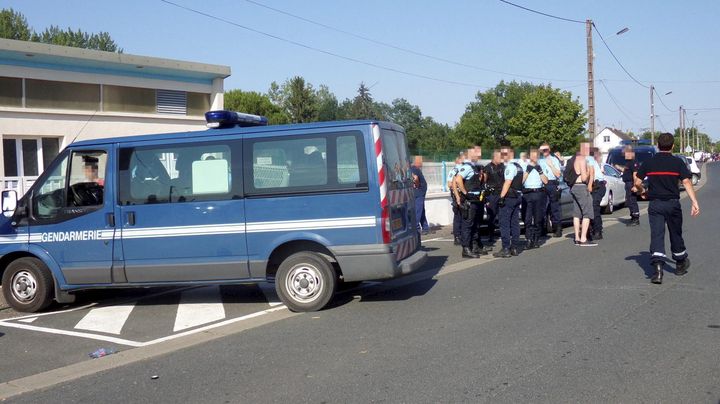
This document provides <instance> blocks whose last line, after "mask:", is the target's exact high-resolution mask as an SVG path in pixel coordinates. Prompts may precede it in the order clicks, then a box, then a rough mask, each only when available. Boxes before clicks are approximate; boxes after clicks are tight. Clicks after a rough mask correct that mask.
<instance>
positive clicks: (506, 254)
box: [493, 248, 512, 258]
mask: <svg viewBox="0 0 720 404" xmlns="http://www.w3.org/2000/svg"><path fill="white" fill-rule="evenodd" d="M493 257H496V258H510V257H512V254H510V250H508V249H507V248H503V249H502V250H500V251H498V252H496V253H494V254H493Z"/></svg>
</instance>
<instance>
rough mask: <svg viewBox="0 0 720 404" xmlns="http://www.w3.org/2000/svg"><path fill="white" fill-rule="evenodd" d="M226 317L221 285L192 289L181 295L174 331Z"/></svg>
mask: <svg viewBox="0 0 720 404" xmlns="http://www.w3.org/2000/svg"><path fill="white" fill-rule="evenodd" d="M224 318H225V306H224V305H223V301H222V296H221V295H220V287H219V286H207V287H203V288H197V289H190V290H186V291H184V292H182V294H181V295H180V304H179V305H178V309H177V316H176V317H175V326H174V327H173V332H177V331H182V330H186V329H188V328H192V327H197V326H199V325H203V324H207V323H212V322H213V321H218V320H222V319H224Z"/></svg>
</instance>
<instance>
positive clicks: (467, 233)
mask: <svg viewBox="0 0 720 404" xmlns="http://www.w3.org/2000/svg"><path fill="white" fill-rule="evenodd" d="M481 220H482V205H481V204H479V203H471V204H470V212H469V213H468V216H467V218H463V219H462V231H461V235H460V241H461V243H462V246H463V247H468V248H472V247H473V241H476V242H477V244H478V245H479V246H482V245H483V244H482V241H480V221H481Z"/></svg>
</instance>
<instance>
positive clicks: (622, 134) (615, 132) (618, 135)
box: [600, 127, 633, 140]
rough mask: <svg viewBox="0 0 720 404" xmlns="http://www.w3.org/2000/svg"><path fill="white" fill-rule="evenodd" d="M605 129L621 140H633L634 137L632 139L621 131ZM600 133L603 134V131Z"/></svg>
mask: <svg viewBox="0 0 720 404" xmlns="http://www.w3.org/2000/svg"><path fill="white" fill-rule="evenodd" d="M605 129H607V130H609V131H610V132H612V133H614V134H615V135H616V136H617V137H619V138H620V139H621V140H632V139H633V138H632V137H630V135H628V134H627V133H625V132H623V131H621V130H620V129H615V128H609V127H605ZM605 129H603V131H604V130H605ZM600 132H602V131H600Z"/></svg>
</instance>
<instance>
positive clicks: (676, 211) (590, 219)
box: [447, 133, 699, 283]
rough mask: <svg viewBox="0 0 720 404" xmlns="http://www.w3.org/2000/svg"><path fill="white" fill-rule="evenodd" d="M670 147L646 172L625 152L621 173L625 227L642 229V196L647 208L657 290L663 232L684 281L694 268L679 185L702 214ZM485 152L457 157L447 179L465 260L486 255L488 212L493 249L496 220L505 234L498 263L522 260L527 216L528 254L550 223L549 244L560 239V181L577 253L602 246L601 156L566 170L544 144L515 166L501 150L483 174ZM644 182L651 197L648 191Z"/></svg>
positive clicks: (577, 160)
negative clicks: (482, 230) (566, 196)
mask: <svg viewBox="0 0 720 404" xmlns="http://www.w3.org/2000/svg"><path fill="white" fill-rule="evenodd" d="M673 144H674V138H673V136H672V135H671V134H669V133H666V134H662V135H660V136H659V139H658V147H659V150H660V153H658V154H657V155H656V156H655V157H653V158H651V159H650V160H648V161H647V162H646V163H645V164H643V165H640V164H639V163H638V162H637V160H636V159H635V156H634V151H633V149H632V146H630V147H626V148H625V150H624V153H625V164H624V165H619V166H617V167H616V168H617V169H618V170H620V171H621V172H622V177H623V181H624V182H625V189H626V191H627V192H626V204H627V206H628V208H629V210H630V220H629V222H628V223H627V224H628V226H637V225H639V224H640V210H639V207H638V203H637V198H638V196H641V197H642V198H644V199H649V200H650V205H649V219H650V227H651V240H652V241H651V246H650V250H651V252H652V265H653V266H654V268H655V275H654V276H653V278H652V281H653V283H661V282H662V262H664V259H665V258H666V256H665V252H664V251H665V247H664V236H665V227H666V226H667V227H668V230H669V232H670V242H671V244H672V245H671V250H672V253H673V259H674V260H675V261H676V262H677V270H676V273H677V274H679V275H682V274H683V273H685V272H686V271H687V267H689V260H688V259H687V251H685V246H684V242H683V240H682V210H681V209H680V205H679V190H678V182H679V181H681V182H683V184H684V186H685V188H686V189H687V190H688V195H689V196H690V198H691V200H692V203H693V209H692V214H693V215H697V214H699V207H698V205H697V199H696V198H695V193H694V191H693V188H692V183H691V182H690V177H691V175H690V173H689V171H688V169H687V167H686V166H685V164H684V162H683V161H682V160H680V159H678V158H676V157H674V156H672V154H671V152H672V147H673ZM481 151H482V149H481V147H480V146H478V145H476V146H474V147H473V148H471V149H469V150H468V151H467V152H463V153H460V154H459V155H458V157H457V160H456V165H455V167H454V168H453V169H452V170H450V173H449V175H448V178H447V181H448V187H449V189H450V192H451V197H452V203H453V212H454V214H455V217H454V220H453V235H454V236H455V244H460V245H461V246H462V256H463V257H465V258H478V257H480V256H482V255H487V254H488V253H489V250H488V249H487V248H486V247H485V245H484V243H483V242H482V239H481V237H480V226H481V224H482V222H483V216H484V215H483V213H484V211H486V212H487V218H486V220H487V222H486V223H487V227H488V231H489V238H490V240H489V242H490V243H492V242H493V241H494V235H495V223H496V219H497V223H498V224H499V226H500V237H501V240H502V248H501V249H500V250H499V251H497V252H495V253H494V254H493V256H495V257H499V258H508V257H512V256H516V255H518V254H519V253H520V251H521V248H522V246H521V244H520V216H521V212H523V211H524V222H525V238H526V242H525V245H524V247H525V249H534V248H538V247H539V246H540V242H539V240H540V238H541V237H542V236H543V235H544V233H545V231H546V229H547V227H548V226H546V223H545V220H546V218H548V217H549V218H550V221H551V224H552V228H551V232H552V236H554V237H561V236H562V217H561V211H560V197H561V193H560V181H561V180H563V181H565V183H566V184H567V185H568V187H569V188H570V194H571V196H572V198H573V227H574V233H575V237H574V243H575V245H577V246H582V247H592V246H597V240H601V239H602V238H603V223H602V216H601V213H602V212H601V207H600V204H601V201H602V199H603V197H604V196H605V193H606V185H607V182H606V180H605V173H604V170H603V168H602V167H603V165H604V164H603V157H602V154H601V152H600V151H599V150H598V149H597V148H593V147H591V146H590V143H587V142H583V143H581V144H580V147H579V150H578V152H577V153H576V154H575V155H574V156H572V157H571V158H570V159H568V161H567V162H565V161H564V159H563V157H562V155H560V153H557V152H556V153H555V154H552V152H551V149H550V146H549V145H548V144H547V143H545V144H542V145H541V146H540V147H539V148H538V149H532V150H530V153H529V155H527V156H523V155H524V154H525V153H522V154H521V158H520V159H517V160H516V159H515V155H514V151H513V149H512V148H510V147H502V148H500V149H498V150H495V151H493V154H492V160H491V161H490V163H488V164H487V165H485V166H483V165H482V164H480V158H481ZM646 177H647V178H648V181H649V183H650V189H651V191H650V192H647V190H646V189H645V186H644V184H643V179H644V178H646ZM483 208H485V209H483Z"/></svg>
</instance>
